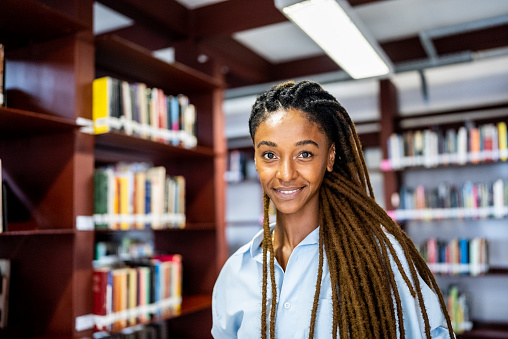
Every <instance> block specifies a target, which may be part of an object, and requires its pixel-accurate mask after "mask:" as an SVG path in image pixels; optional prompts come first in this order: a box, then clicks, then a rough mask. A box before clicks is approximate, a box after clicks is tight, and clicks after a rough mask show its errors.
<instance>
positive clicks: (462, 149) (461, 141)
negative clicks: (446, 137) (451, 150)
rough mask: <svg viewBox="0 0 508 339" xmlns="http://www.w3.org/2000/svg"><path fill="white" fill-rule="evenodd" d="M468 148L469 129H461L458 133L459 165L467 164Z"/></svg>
mask: <svg viewBox="0 0 508 339" xmlns="http://www.w3.org/2000/svg"><path fill="white" fill-rule="evenodd" d="M467 157H468V147H467V129H466V127H465V126H462V127H460V128H459V131H458V132H457V160H458V163H459V164H461V165H463V164H465V163H466V162H467Z"/></svg>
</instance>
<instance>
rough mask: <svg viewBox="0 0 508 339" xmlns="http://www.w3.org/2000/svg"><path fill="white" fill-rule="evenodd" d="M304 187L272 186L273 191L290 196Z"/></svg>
mask: <svg viewBox="0 0 508 339" xmlns="http://www.w3.org/2000/svg"><path fill="white" fill-rule="evenodd" d="M304 187H305V186H304ZM304 187H299V188H293V189H280V188H274V191H275V192H277V193H278V194H280V195H282V196H286V197H291V196H293V195H295V194H298V193H299V192H300V191H301V190H303V188H304Z"/></svg>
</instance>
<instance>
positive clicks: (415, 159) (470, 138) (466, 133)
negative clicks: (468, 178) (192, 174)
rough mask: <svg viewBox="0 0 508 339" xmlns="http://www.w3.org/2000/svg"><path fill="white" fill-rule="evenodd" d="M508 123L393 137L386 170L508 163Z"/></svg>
mask: <svg viewBox="0 0 508 339" xmlns="http://www.w3.org/2000/svg"><path fill="white" fill-rule="evenodd" d="M506 128H507V127H506V122H504V121H501V122H498V123H497V124H493V123H489V124H483V125H480V126H475V125H474V124H472V123H471V124H468V126H461V127H460V128H458V129H457V130H456V129H453V128H449V129H446V130H442V129H440V128H433V129H424V130H415V131H407V132H404V133H402V134H398V133H392V134H391V135H390V137H389V138H388V141H387V148H388V159H387V160H386V161H383V163H382V166H381V167H382V169H384V170H390V169H400V168H405V167H412V166H425V167H434V166H438V165H448V164H459V165H463V164H466V163H480V162H489V161H506V160H508V135H507V131H506Z"/></svg>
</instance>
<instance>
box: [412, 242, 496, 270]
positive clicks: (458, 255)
mask: <svg viewBox="0 0 508 339" xmlns="http://www.w3.org/2000/svg"><path fill="white" fill-rule="evenodd" d="M417 247H418V250H419V251H420V253H421V255H422V257H423V259H424V260H425V261H426V262H427V265H428V266H429V269H430V271H431V272H432V273H435V274H443V275H472V276H476V275H481V274H485V273H487V272H488V270H489V256H488V241H487V239H485V238H482V237H476V238H473V239H466V238H460V239H458V238H456V239H451V240H448V241H444V240H438V239H436V238H429V239H427V240H426V241H424V242H422V243H420V244H417Z"/></svg>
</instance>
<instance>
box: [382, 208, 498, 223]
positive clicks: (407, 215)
mask: <svg viewBox="0 0 508 339" xmlns="http://www.w3.org/2000/svg"><path fill="white" fill-rule="evenodd" d="M387 213H388V215H390V216H391V217H392V218H393V219H394V220H396V221H400V222H403V221H411V220H418V221H422V220H423V221H439V220H446V219H456V220H464V221H467V220H477V219H502V218H506V217H507V216H508V206H501V207H499V208H496V207H479V208H424V209H408V210H392V211H387Z"/></svg>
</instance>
